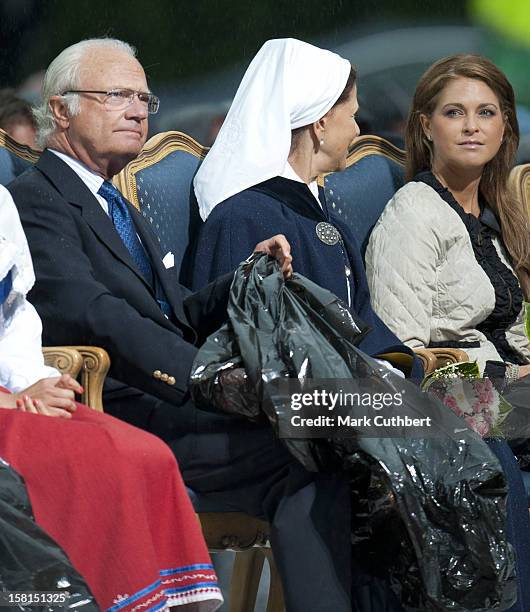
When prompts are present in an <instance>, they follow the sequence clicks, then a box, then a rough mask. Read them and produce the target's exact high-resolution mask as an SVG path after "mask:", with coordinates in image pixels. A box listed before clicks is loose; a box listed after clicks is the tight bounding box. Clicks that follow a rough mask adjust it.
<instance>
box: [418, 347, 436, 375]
mask: <svg viewBox="0 0 530 612" xmlns="http://www.w3.org/2000/svg"><path fill="white" fill-rule="evenodd" d="M414 353H416V357H418V358H419V359H420V361H421V363H422V365H423V372H424V374H425V376H427V374H430V373H431V372H434V370H436V367H437V363H438V362H437V359H436V356H435V355H434V353H433V352H432V350H431V349H425V348H417V349H414Z"/></svg>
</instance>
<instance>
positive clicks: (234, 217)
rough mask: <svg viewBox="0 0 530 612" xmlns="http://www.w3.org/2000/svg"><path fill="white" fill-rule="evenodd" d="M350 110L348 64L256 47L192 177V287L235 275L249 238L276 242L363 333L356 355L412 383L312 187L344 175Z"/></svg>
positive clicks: (352, 252) (315, 52)
mask: <svg viewBox="0 0 530 612" xmlns="http://www.w3.org/2000/svg"><path fill="white" fill-rule="evenodd" d="M357 110H358V103H357V87H356V72H355V70H354V69H353V68H352V66H351V64H350V62H348V61H347V60H345V59H343V58H342V57H340V56H339V55H337V54H335V53H332V52H330V51H326V50H323V49H319V48H317V47H314V46H313V45H310V44H307V43H305V42H302V41H299V40H295V39H279V40H269V41H268V42H266V43H265V44H264V45H263V47H262V48H261V49H260V51H259V52H258V54H257V55H256V57H255V58H254V59H253V60H252V62H251V64H250V66H249V67H248V69H247V71H246V73H245V76H244V77H243V80H242V82H241V84H240V86H239V89H238V91H237V93H236V96H235V98H234V101H233V103H232V106H231V108H230V110H229V112H228V115H227V117H226V120H225V122H224V124H223V127H222V128H221V131H220V132H219V135H218V137H217V140H216V142H215V143H214V145H213V147H212V149H211V150H210V152H209V153H208V155H207V156H206V159H205V160H204V162H203V163H202V165H201V167H200V169H199V171H198V173H197V175H196V177H195V181H194V187H195V194H196V196H197V201H198V204H199V210H200V213H201V216H202V219H203V220H205V221H206V223H205V225H204V226H203V227H202V228H201V232H200V234H199V238H198V243H197V245H196V246H197V250H196V256H195V261H194V265H193V285H194V287H196V288H199V287H202V286H203V285H205V284H206V283H207V282H209V281H211V280H213V279H215V278H217V277H218V276H220V275H221V274H223V273H225V272H229V271H231V270H233V269H235V267H236V266H237V265H238V263H239V262H240V261H241V260H242V259H245V258H246V256H247V254H248V252H249V251H250V250H251V249H252V247H253V246H254V244H256V239H258V240H259V239H260V237H266V236H268V235H270V232H271V231H273V232H274V233H281V234H284V235H285V236H286V237H287V240H288V241H289V243H290V244H291V249H292V255H293V268H294V270H295V271H296V272H299V273H301V274H303V275H304V276H306V277H308V278H310V279H311V280H312V281H314V282H316V283H317V284H319V285H321V286H322V287H325V288H326V289H329V290H330V291H332V292H333V293H334V294H335V295H337V296H338V297H340V298H341V299H342V300H343V301H344V302H346V303H347V304H348V305H349V307H350V308H351V310H352V311H354V312H355V313H356V315H357V316H359V317H360V318H361V319H362V320H363V321H364V322H366V323H367V324H368V325H369V326H370V327H371V331H370V332H369V333H368V334H367V335H366V336H365V337H364V338H363V340H362V341H361V343H360V345H359V346H360V348H361V349H362V350H363V351H365V352H366V353H369V354H371V355H373V356H377V357H381V358H383V359H386V360H387V362H388V361H390V362H392V364H393V365H394V366H395V367H396V368H399V369H400V370H401V371H403V372H404V373H405V374H407V375H408V374H410V373H411V370H412V367H413V364H414V374H415V375H421V367H420V366H419V364H418V363H417V362H416V361H414V360H413V357H412V355H413V354H412V353H411V351H410V350H409V349H408V348H406V347H405V346H404V345H403V344H402V343H401V342H400V341H399V340H398V338H397V337H396V336H395V335H394V334H393V333H392V332H391V331H390V330H389V329H388V328H387V327H386V325H385V324H384V323H383V322H382V321H381V320H380V319H379V318H378V317H377V315H375V313H374V312H373V311H372V308H371V305H370V295H369V292H368V285H367V281H366V275H365V272H364V266H363V261H362V258H361V255H360V252H359V248H358V246H357V243H356V241H355V238H354V237H353V235H352V234H351V232H350V230H349V228H348V227H347V226H345V225H344V224H343V223H342V222H341V220H340V219H339V218H338V217H336V216H335V215H334V214H333V211H332V210H329V209H328V207H327V204H326V201H325V197H324V191H323V190H322V189H319V187H318V186H317V182H316V179H317V176H319V175H321V174H323V173H326V172H332V171H338V170H342V169H344V168H345V165H346V157H347V154H348V149H349V146H350V145H351V143H352V142H353V141H354V140H355V138H357V136H358V135H359V128H358V126H357V123H356V121H355V113H356V112H357ZM390 354H392V355H391V356H390Z"/></svg>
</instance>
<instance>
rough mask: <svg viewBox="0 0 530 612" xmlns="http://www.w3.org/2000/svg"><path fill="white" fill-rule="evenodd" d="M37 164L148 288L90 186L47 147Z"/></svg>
mask: <svg viewBox="0 0 530 612" xmlns="http://www.w3.org/2000/svg"><path fill="white" fill-rule="evenodd" d="M36 165H37V168H38V169H39V170H40V171H41V172H42V173H43V174H45V175H46V176H47V177H48V179H49V180H50V181H51V182H52V183H53V184H54V186H55V188H56V189H57V191H59V193H61V194H62V196H63V197H64V198H65V199H66V200H68V202H69V203H70V204H73V205H74V206H77V207H78V208H80V209H81V214H82V216H83V218H84V219H85V221H86V222H87V223H88V225H90V227H91V228H92V229H93V231H94V233H95V234H96V236H97V237H98V238H99V239H100V240H101V242H103V243H104V244H105V245H106V246H107V247H108V249H109V250H111V251H112V252H113V253H114V255H115V256H116V257H117V258H118V259H120V260H121V262H122V263H124V264H125V265H126V266H128V267H129V268H130V269H131V270H132V271H133V272H134V273H135V274H136V276H138V278H139V279H140V280H141V281H142V283H144V285H145V286H146V287H147V288H148V289H149V290H150V291H151V287H150V286H149V283H148V282H147V281H146V280H145V278H144V277H143V275H142V274H141V272H140V271H139V270H138V268H137V267H136V264H135V263H134V260H133V259H132V257H131V254H130V253H129V251H128V250H127V247H126V246H125V244H123V241H122V239H121V238H120V236H119V234H118V233H117V232H116V230H115V229H114V226H113V225H112V221H111V220H110V218H109V217H108V215H107V214H105V211H104V210H103V209H102V208H101V206H100V204H99V202H98V201H97V200H96V198H95V197H94V195H93V194H92V193H91V191H90V189H89V188H88V187H87V186H86V185H85V183H83V181H82V180H81V179H80V178H79V177H78V176H77V174H76V173H75V172H74V171H73V170H72V169H71V168H69V167H68V165H67V164H65V163H64V162H63V160H62V159H60V158H59V157H57V155H54V154H53V153H51V152H50V151H44V152H43V154H42V155H41V157H40V159H39V161H38V162H37V164H36Z"/></svg>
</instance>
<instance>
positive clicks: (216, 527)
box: [197, 512, 270, 551]
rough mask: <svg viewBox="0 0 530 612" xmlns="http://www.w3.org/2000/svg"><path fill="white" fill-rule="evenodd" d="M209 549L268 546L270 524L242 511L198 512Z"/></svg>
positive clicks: (241, 548) (242, 548) (245, 548)
mask: <svg viewBox="0 0 530 612" xmlns="http://www.w3.org/2000/svg"><path fill="white" fill-rule="evenodd" d="M197 516H198V517H199V521H200V523H201V527H202V533H203V535H204V539H205V540H206V544H207V545H208V550H213V551H216V550H217V551H219V550H235V551H240V550H247V549H248V548H252V547H253V546H266V545H267V544H268V541H269V534H270V525H269V524H268V523H267V522H266V521H262V520H261V519H258V518H254V517H252V516H248V515H247V514H244V513H242V512H199V513H198V514H197Z"/></svg>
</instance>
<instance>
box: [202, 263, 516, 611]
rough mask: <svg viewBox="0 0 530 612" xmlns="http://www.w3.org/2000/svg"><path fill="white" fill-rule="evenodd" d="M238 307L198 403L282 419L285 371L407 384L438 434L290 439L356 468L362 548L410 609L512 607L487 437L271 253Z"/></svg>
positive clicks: (511, 575) (502, 509)
mask: <svg viewBox="0 0 530 612" xmlns="http://www.w3.org/2000/svg"><path fill="white" fill-rule="evenodd" d="M228 313H229V322H228V323H227V324H226V325H225V326H223V327H222V328H221V329H220V330H219V332H218V333H216V334H213V335H212V336H211V337H210V338H209V339H208V341H207V342H206V343H205V345H204V346H203V347H202V348H201V350H200V351H199V353H198V355H197V358H196V361H195V364H194V367H193V370H192V377H191V384H192V395H193V397H194V401H195V402H196V403H197V405H199V406H200V407H202V408H208V407H209V408H210V409H211V408H212V405H215V406H216V407H217V408H219V409H222V410H227V411H228V412H233V413H238V414H242V415H245V416H247V417H250V418H254V419H255V418H258V417H259V414H260V413H261V412H264V413H265V414H266V415H267V417H268V419H269V421H270V422H271V424H272V426H273V428H275V429H276V430H278V424H279V422H281V420H282V418H283V417H285V413H287V412H288V411H289V410H290V406H289V403H288V398H286V397H285V395H284V394H282V393H281V392H279V391H278V385H277V382H278V380H279V379H285V378H290V379H296V380H298V381H304V380H306V379H307V380H309V379H311V378H313V379H316V378H320V379H341V380H345V379H350V380H351V381H353V382H355V381H356V380H359V381H361V380H362V381H367V380H368V381H371V383H375V384H377V386H378V388H379V389H381V388H384V389H385V390H386V391H388V392H390V393H394V392H397V391H399V392H402V391H405V393H404V397H405V404H406V405H405V406H404V410H407V411H408V412H409V413H412V414H416V415H418V416H422V415H423V416H425V415H430V416H432V417H433V418H434V421H435V423H436V428H437V429H436V431H435V434H434V435H431V436H429V437H425V438H412V437H395V435H394V437H377V438H374V437H363V436H361V435H358V436H356V435H355V429H354V428H353V432H351V435H350V436H349V437H347V438H337V439H335V438H334V439H323V438H317V439H315V438H313V439H309V438H308V439H300V438H299V437H298V438H296V439H293V438H291V439H285V438H284V439H283V441H284V443H285V444H286V446H287V447H288V448H289V450H290V451H291V453H292V454H293V455H294V456H295V457H296V458H297V459H298V460H299V461H300V462H301V463H302V464H303V465H304V466H305V467H306V468H307V469H309V470H337V469H339V470H341V471H343V472H344V473H345V474H346V475H347V476H348V477H349V479H350V481H351V486H352V498H353V504H354V505H353V508H354V511H353V517H352V541H353V544H354V554H355V555H356V557H357V558H358V560H359V563H360V565H362V567H363V568H366V569H368V571H371V572H372V573H373V574H374V575H382V576H385V577H386V578H387V579H388V580H389V581H390V583H391V585H392V588H393V589H394V591H395V592H396V593H397V594H398V595H399V597H400V600H401V602H402V605H403V607H404V608H405V609H406V610H408V611H409V612H413V611H414V612H419V611H422V612H424V611H440V612H441V611H449V610H451V611H458V612H464V611H466V610H484V611H485V610H506V609H508V608H509V607H510V606H511V605H512V604H513V603H514V601H515V599H516V596H517V594H516V581H515V567H514V555H513V550H512V548H511V546H510V545H509V544H508V542H507V540H506V536H505V521H506V493H507V490H506V482H505V479H504V475H503V473H502V470H501V468H500V465H499V463H498V461H497V459H496V458H495V456H494V455H493V454H492V453H491V451H490V450H489V449H488V447H487V445H486V444H485V443H484V442H483V441H482V440H481V439H480V437H479V436H477V435H476V434H475V433H474V432H472V431H471V430H470V429H469V428H467V427H466V425H465V423H464V422H463V421H462V419H460V418H459V417H457V416H456V415H455V414H453V413H452V411H450V410H449V409H448V408H446V407H445V406H443V405H442V404H441V403H440V402H439V401H437V400H436V399H435V398H432V397H430V396H429V395H427V394H425V393H423V392H421V390H420V389H419V388H417V387H416V386H415V385H414V384H413V383H410V382H408V381H404V380H403V379H402V378H400V377H399V376H397V375H395V374H393V373H392V372H391V371H389V370H386V369H385V368H381V366H379V365H378V364H377V363H376V362H375V361H374V360H372V359H371V358H369V357H367V356H366V355H364V354H363V353H362V352H360V351H359V350H358V349H356V348H355V343H356V342H358V340H359V338H360V337H361V335H362V334H363V333H365V332H366V329H365V326H364V325H363V323H362V322H360V321H356V320H354V319H353V318H352V316H351V315H350V313H349V311H348V310H347V309H346V308H345V307H344V305H343V304H342V303H341V302H340V300H338V298H336V297H335V296H333V295H332V294H330V293H329V292H328V291H326V290H324V289H321V288H320V287H317V286H316V285H314V284H313V283H311V282H310V281H309V280H307V279H305V278H303V277H301V276H299V275H296V274H294V275H293V276H292V278H291V279H289V280H287V281H284V280H283V278H282V275H281V273H280V272H279V270H278V267H277V265H276V263H275V262H274V261H273V260H271V259H270V258H267V257H265V256H262V255H254V256H253V257H252V258H251V259H249V261H248V262H246V263H245V264H242V265H241V266H240V267H239V268H238V270H237V271H236V274H235V277H234V282H233V284H232V288H231V295H230V299H229V306H228ZM233 367H239V368H240V367H244V368H245V370H246V372H247V374H248V379H249V383H250V384H244V385H240V386H237V385H236V386H234V387H233V388H231V389H229V390H227V389H226V388H223V385H220V384H219V373H220V372H226V371H227V370H228V369H230V368H233ZM371 383H370V384H371ZM232 401H233V403H232ZM331 520H332V519H331ZM345 537H347V536H345Z"/></svg>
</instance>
